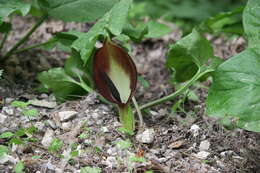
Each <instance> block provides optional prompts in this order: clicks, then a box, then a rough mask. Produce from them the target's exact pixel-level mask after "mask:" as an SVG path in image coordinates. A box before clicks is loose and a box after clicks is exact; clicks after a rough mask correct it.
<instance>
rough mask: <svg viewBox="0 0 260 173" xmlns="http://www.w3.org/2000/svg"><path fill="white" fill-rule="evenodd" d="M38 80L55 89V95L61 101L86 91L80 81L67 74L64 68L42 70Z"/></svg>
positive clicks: (50, 88) (52, 89) (48, 87)
mask: <svg viewBox="0 0 260 173" xmlns="http://www.w3.org/2000/svg"><path fill="white" fill-rule="evenodd" d="M38 80H39V81H40V82H41V83H42V84H43V85H44V87H45V88H47V89H49V90H51V91H53V93H54V95H55V97H56V98H57V99H58V100H60V101H64V100H66V99H69V98H72V97H73V96H75V95H84V94H85V93H86V90H84V89H83V88H82V87H81V86H80V83H79V82H77V81H76V80H75V79H73V78H72V77H71V76H69V75H68V74H66V72H65V71H64V69H62V68H53V69H50V70H49V71H45V72H42V73H40V74H39V75H38Z"/></svg>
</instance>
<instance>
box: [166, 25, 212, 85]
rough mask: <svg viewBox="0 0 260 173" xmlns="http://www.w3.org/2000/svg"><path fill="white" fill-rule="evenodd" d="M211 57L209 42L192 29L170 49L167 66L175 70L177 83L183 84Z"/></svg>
mask: <svg viewBox="0 0 260 173" xmlns="http://www.w3.org/2000/svg"><path fill="white" fill-rule="evenodd" d="M213 57H214V56H213V49H212V47H211V45H210V43H209V41H208V40H207V39H205V38H204V37H202V36H201V35H200V33H198V31H197V30H195V29H194V30H193V31H192V33H191V34H189V35H187V36H186V37H184V38H182V39H181V40H179V41H178V42H177V43H176V44H174V45H172V46H171V47H170V50H169V53H168V57H167V66H168V67H169V68H173V69H174V70H175V73H176V74H175V79H176V81H177V82H185V81H187V80H189V79H191V78H192V77H193V76H194V75H195V73H196V72H197V70H198V69H199V68H201V67H202V66H203V65H204V64H205V63H207V61H208V59H209V58H213Z"/></svg>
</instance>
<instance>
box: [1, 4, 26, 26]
mask: <svg viewBox="0 0 260 173" xmlns="http://www.w3.org/2000/svg"><path fill="white" fill-rule="evenodd" d="M30 8H31V5H30V4H28V3H25V2H23V1H19V0H0V24H1V23H2V21H3V19H4V18H6V17H8V16H9V15H10V14H12V13H19V14H21V15H23V16H25V15H26V14H28V13H29V11H30Z"/></svg>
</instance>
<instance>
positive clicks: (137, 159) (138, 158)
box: [129, 156, 146, 163]
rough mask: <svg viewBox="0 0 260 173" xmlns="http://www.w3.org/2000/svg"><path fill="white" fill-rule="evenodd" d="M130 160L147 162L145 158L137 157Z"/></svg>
mask: <svg viewBox="0 0 260 173" xmlns="http://www.w3.org/2000/svg"><path fill="white" fill-rule="evenodd" d="M129 160H130V161H131V162H140V163H143V162H146V160H145V158H144V157H136V156H133V157H130V159H129Z"/></svg>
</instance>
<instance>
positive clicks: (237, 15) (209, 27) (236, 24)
mask: <svg viewBox="0 0 260 173" xmlns="http://www.w3.org/2000/svg"><path fill="white" fill-rule="evenodd" d="M243 9H244V6H243V7H239V8H236V9H234V10H232V11H229V12H221V13H219V14H217V15H216V16H214V17H210V18H209V19H207V20H205V21H204V22H202V23H201V24H200V26H199V27H200V29H201V30H202V31H203V32H211V33H219V32H229V33H236V34H240V35H242V34H243V26H242V12H243Z"/></svg>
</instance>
